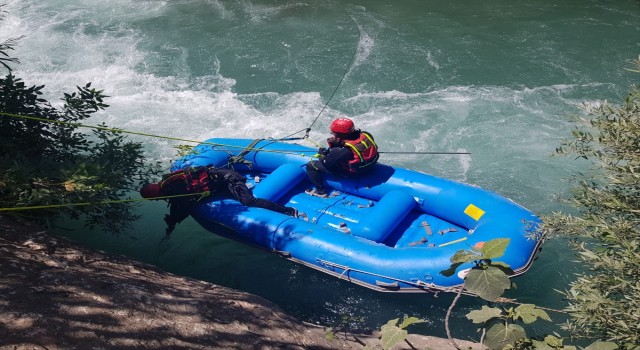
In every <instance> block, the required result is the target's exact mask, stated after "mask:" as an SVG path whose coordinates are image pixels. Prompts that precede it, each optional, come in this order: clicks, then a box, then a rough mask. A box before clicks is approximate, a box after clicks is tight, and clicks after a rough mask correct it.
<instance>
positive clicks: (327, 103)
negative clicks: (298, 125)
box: [280, 16, 362, 147]
mask: <svg viewBox="0 0 640 350" xmlns="http://www.w3.org/2000/svg"><path fill="white" fill-rule="evenodd" d="M349 17H351V20H353V22H354V23H355V24H356V27H357V28H358V43H360V38H361V37H362V31H361V30H360V26H359V25H358V22H356V20H355V19H354V18H353V16H349ZM359 48H360V46H359V45H356V48H355V49H354V50H353V55H351V61H349V64H348V65H347V68H345V70H344V73H342V77H341V78H340V81H339V82H338V85H336V88H335V89H333V93H331V96H329V99H328V100H327V102H326V103H325V104H324V106H323V107H322V109H321V110H320V112H319V113H318V115H317V116H316V118H315V119H314V120H313V122H311V124H310V125H309V126H308V127H307V128H305V129H302V130H299V131H296V132H294V133H292V134H289V135H287V136H285V137H284V138H282V139H280V140H285V139H289V137H291V136H293V135H295V134H298V133H300V132H303V131H304V132H305V134H304V136H303V137H301V138H295V139H289V140H303V139H309V132H310V131H311V127H312V126H313V124H315V123H316V122H317V121H318V118H320V116H321V115H322V112H324V110H325V109H326V108H327V106H328V105H329V102H331V100H332V99H333V96H334V95H335V94H336V92H337V91H338V88H340V85H342V81H343V80H344V78H345V77H346V76H347V73H349V69H351V65H352V64H353V61H355V59H356V56H357V54H358V49H359ZM314 143H315V142H314ZM318 147H319V146H318Z"/></svg>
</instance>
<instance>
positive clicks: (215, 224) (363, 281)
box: [172, 138, 541, 292]
mask: <svg viewBox="0 0 640 350" xmlns="http://www.w3.org/2000/svg"><path fill="white" fill-rule="evenodd" d="M315 153H316V149H312V148H309V147H304V146H301V145H298V144H290V143H284V142H275V141H269V140H249V139H223V138H215V139H210V140H207V141H205V142H203V143H202V144H200V145H198V146H196V147H194V149H193V151H192V152H191V153H190V154H189V155H187V156H185V157H183V158H180V159H179V160H177V161H176V162H175V163H174V165H173V168H172V170H178V169H185V168H189V167H195V166H203V165H213V166H216V167H228V166H229V165H232V167H233V168H234V169H235V170H237V171H239V172H241V173H243V174H245V176H246V178H247V185H248V186H249V187H251V188H252V189H253V193H254V195H255V196H256V197H259V198H265V199H269V200H272V201H275V202H278V203H281V204H283V205H286V206H292V207H295V208H296V209H298V210H299V211H300V212H303V213H305V215H306V217H305V216H304V215H303V216H301V217H300V218H294V217H290V216H286V215H283V214H280V213H276V212H272V211H269V210H266V209H262V208H254V207H246V206H243V205H242V204H240V203H239V202H238V201H235V200H232V199H228V198H227V199H225V198H216V197H215V196H214V197H213V198H208V199H205V200H203V201H202V202H200V203H199V204H198V205H196V206H195V208H194V210H193V211H192V213H191V215H192V217H193V218H195V220H196V221H197V222H198V223H199V224H200V225H202V226H203V227H204V228H206V229H207V230H209V231H211V232H213V233H215V234H218V235H222V236H224V237H228V238H230V239H233V240H236V241H239V242H243V243H246V244H250V245H254V246H257V247H260V248H263V249H267V250H269V251H272V252H275V253H278V254H280V255H282V256H284V257H286V258H287V259H290V260H292V261H295V262H297V263H301V264H303V265H306V266H309V267H312V268H314V269H316V270H319V271H322V272H325V273H328V274H331V275H334V276H336V277H338V278H341V279H344V280H347V281H350V282H353V283H356V284H359V285H362V286H365V287H368V288H371V289H375V290H378V291H385V292H420V291H434V290H450V288H451V287H454V286H458V285H461V284H462V283H463V278H464V273H465V269H468V268H469V267H471V265H469V266H466V265H463V266H461V267H459V268H458V270H457V271H456V272H457V273H456V274H454V275H453V276H450V277H445V276H444V275H442V274H441V273H440V271H442V270H446V269H448V268H449V267H450V266H451V262H450V258H451V257H452V256H453V254H454V253H455V252H456V251H458V250H461V249H470V248H471V247H473V246H474V245H476V244H478V243H481V242H486V241H489V240H491V239H494V238H510V239H511V242H510V244H509V246H508V247H507V251H506V253H505V254H504V255H503V256H502V257H501V258H499V259H497V260H500V261H502V262H504V263H506V264H508V265H509V266H510V267H511V268H512V269H513V270H514V271H515V275H519V274H522V273H524V272H525V271H526V270H527V269H528V268H529V266H530V265H531V263H532V261H533V258H534V255H536V252H537V251H538V248H539V246H540V244H541V240H539V239H538V240H536V239H532V237H533V236H535V231H536V229H537V226H538V224H539V219H538V218H537V217H536V216H535V215H534V214H533V213H531V212H530V211H529V210H527V209H525V208H523V207H522V206H520V205H518V204H516V203H514V202H513V201H511V200H509V199H506V198H504V197H501V196H499V195H497V194H495V193H492V192H489V191H486V190H483V189H481V188H478V187H475V186H471V185H468V184H464V183H460V182H456V181H451V180H447V179H443V178H439V177H435V176H432V175H428V174H425V173H420V172H417V171H412V170H407V169H403V168H399V167H392V166H387V165H384V164H376V165H375V166H374V169H372V171H371V172H369V173H367V174H366V175H363V176H360V177H358V178H339V177H329V178H328V179H327V182H328V184H329V185H330V187H331V188H332V189H333V190H334V191H333V193H332V195H331V196H329V197H328V198H319V197H315V196H311V195H309V194H306V193H305V189H308V188H310V187H311V184H310V182H309V181H308V180H307V176H306V173H305V164H306V163H307V162H308V161H309V160H310V159H311V157H312V156H313V155H314V154H315Z"/></svg>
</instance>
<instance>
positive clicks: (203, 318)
mask: <svg viewBox="0 0 640 350" xmlns="http://www.w3.org/2000/svg"><path fill="white" fill-rule="evenodd" d="M365 344H368V345H369V346H370V347H371V348H376V347H379V341H378V339H377V336H376V334H357V335H354V334H347V335H344V334H343V335H340V336H338V337H337V338H335V339H333V340H331V341H328V340H327V339H326V337H325V330H324V329H323V328H321V327H313V326H308V325H306V324H303V323H301V322H299V321H298V320H296V319H295V318H293V317H291V316H289V315H287V314H285V313H284V312H283V311H282V310H281V309H280V308H279V307H277V306H276V305H274V304H272V303H270V302H268V301H266V300H264V299H262V298H260V297H258V296H255V295H251V294H248V293H244V292H240V291H237V290H233V289H229V288H225V287H220V286H217V285H214V284H211V283H207V282H203V281H198V280H194V279H190V278H186V277H181V276H176V275H173V274H171V273H167V272H164V271H162V270H160V269H158V268H156V267H153V266H150V265H147V264H143V263H140V262H137V261H134V260H131V259H128V258H126V257H123V256H116V255H109V254H105V253H102V252H98V251H92V250H89V249H86V248H83V247H82V246H79V245H76V244H74V243H72V242H69V241H67V240H65V239H61V238H58V237H52V236H49V235H47V234H46V232H45V231H42V230H39V229H38V228H36V227H32V226H28V225H22V224H17V223H16V222H15V221H13V220H10V219H8V218H6V217H2V216H0V349H51V350H53V349H362V348H364V346H365ZM459 345H461V346H462V347H463V348H465V349H468V348H469V347H472V348H476V349H478V348H479V346H477V345H474V344H472V343H468V342H459ZM426 347H428V348H430V349H453V347H452V346H451V345H450V344H449V343H448V342H447V341H446V340H443V339H438V338H432V337H424V336H414V335H412V336H410V338H409V341H408V342H404V343H402V344H401V345H400V346H397V347H395V348H394V349H400V348H403V349H405V348H406V349H412V348H417V349H424V348H426Z"/></svg>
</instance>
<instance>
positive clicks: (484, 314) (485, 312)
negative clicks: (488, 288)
mask: <svg viewBox="0 0 640 350" xmlns="http://www.w3.org/2000/svg"><path fill="white" fill-rule="evenodd" d="M500 315H502V310H500V309H498V308H495V307H491V308H490V307H488V306H486V305H483V306H482V309H480V310H473V311H471V312H469V313H468V314H467V315H466V317H467V318H468V319H469V320H471V322H473V323H484V322H487V321H489V320H490V319H492V318H496V317H500Z"/></svg>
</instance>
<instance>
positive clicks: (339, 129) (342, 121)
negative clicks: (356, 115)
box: [329, 118, 356, 134]
mask: <svg viewBox="0 0 640 350" xmlns="http://www.w3.org/2000/svg"><path fill="white" fill-rule="evenodd" d="M329 129H330V130H331V132H336V133H339V134H350V133H352V132H354V131H355V130H356V128H355V125H354V124H353V120H351V119H349V118H338V119H336V120H334V121H333V123H331V126H330V127H329Z"/></svg>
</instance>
